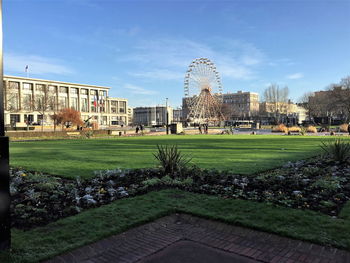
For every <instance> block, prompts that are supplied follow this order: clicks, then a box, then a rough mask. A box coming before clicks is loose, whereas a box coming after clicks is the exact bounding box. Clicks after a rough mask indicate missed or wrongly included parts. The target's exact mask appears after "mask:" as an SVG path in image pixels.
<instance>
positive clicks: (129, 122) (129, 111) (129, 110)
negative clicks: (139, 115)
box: [128, 107, 134, 125]
mask: <svg viewBox="0 0 350 263" xmlns="http://www.w3.org/2000/svg"><path fill="white" fill-rule="evenodd" d="M133 118H134V110H133V108H131V107H128V124H129V125H132V123H133Z"/></svg>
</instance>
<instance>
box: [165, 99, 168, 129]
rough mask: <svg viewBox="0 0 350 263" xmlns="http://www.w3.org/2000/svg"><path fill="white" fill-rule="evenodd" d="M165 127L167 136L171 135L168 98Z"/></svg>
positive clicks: (166, 101) (166, 100)
mask: <svg viewBox="0 0 350 263" xmlns="http://www.w3.org/2000/svg"><path fill="white" fill-rule="evenodd" d="M165 110H166V114H165V126H166V134H169V112H168V98H166V99H165Z"/></svg>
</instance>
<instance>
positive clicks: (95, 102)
mask: <svg viewBox="0 0 350 263" xmlns="http://www.w3.org/2000/svg"><path fill="white" fill-rule="evenodd" d="M94 107H95V108H97V97H96V96H94Z"/></svg>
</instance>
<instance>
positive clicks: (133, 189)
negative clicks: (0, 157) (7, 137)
mask: <svg viewBox="0 0 350 263" xmlns="http://www.w3.org/2000/svg"><path fill="white" fill-rule="evenodd" d="M11 178H12V180H11V186H10V190H11V194H12V204H11V208H12V209H11V210H12V218H13V220H12V223H13V226H15V227H18V228H31V227H34V226H37V225H42V224H46V223H48V222H51V221H54V220H57V219H59V218H62V217H66V216H70V215H74V214H76V213H79V212H80V211H82V210H83V209H87V208H90V207H97V206H100V205H103V204H107V203H110V202H113V201H115V200H117V199H120V198H125V197H128V196H134V195H137V194H143V193H146V192H148V191H151V190H157V189H163V188H169V187H177V188H180V189H183V190H187V191H192V192H198V193H204V194H212V195H219V196H222V197H224V198H241V199H247V200H254V201H261V202H268V203H271V204H275V205H281V206H286V207H292V208H299V209H311V210H315V211H319V212H321V213H325V214H328V215H331V216H337V215H338V213H339V211H340V210H341V208H342V207H343V205H344V204H345V202H347V201H348V200H350V166H349V164H348V163H343V164H341V163H337V162H334V161H330V160H328V159H324V158H321V157H320V158H316V159H314V160H309V161H298V162H295V163H287V164H286V165H285V166H284V167H282V168H279V169H276V170H272V171H268V172H265V173H261V174H257V175H250V176H244V175H238V174H234V173H232V172H227V171H226V172H225V171H217V170H203V169H200V168H197V167H192V168H189V169H186V170H185V171H183V172H182V174H181V175H180V174H179V175H174V176H172V177H170V176H169V175H167V176H164V173H163V172H162V171H161V170H160V169H133V170H120V169H116V170H107V171H97V172H96V176H95V177H94V178H93V179H90V180H80V179H77V180H68V179H63V178H60V177H54V176H49V175H43V174H38V173H28V172H26V171H23V170H18V169H17V170H14V169H13V170H11Z"/></svg>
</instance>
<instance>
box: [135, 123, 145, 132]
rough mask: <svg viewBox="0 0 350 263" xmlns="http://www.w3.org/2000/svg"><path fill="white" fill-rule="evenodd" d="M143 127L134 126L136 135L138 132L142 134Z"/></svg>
mask: <svg viewBox="0 0 350 263" xmlns="http://www.w3.org/2000/svg"><path fill="white" fill-rule="evenodd" d="M143 128H144V127H143V125H142V124H141V125H140V126H138V125H137V126H136V134H138V133H139V131H141V133H143Z"/></svg>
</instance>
